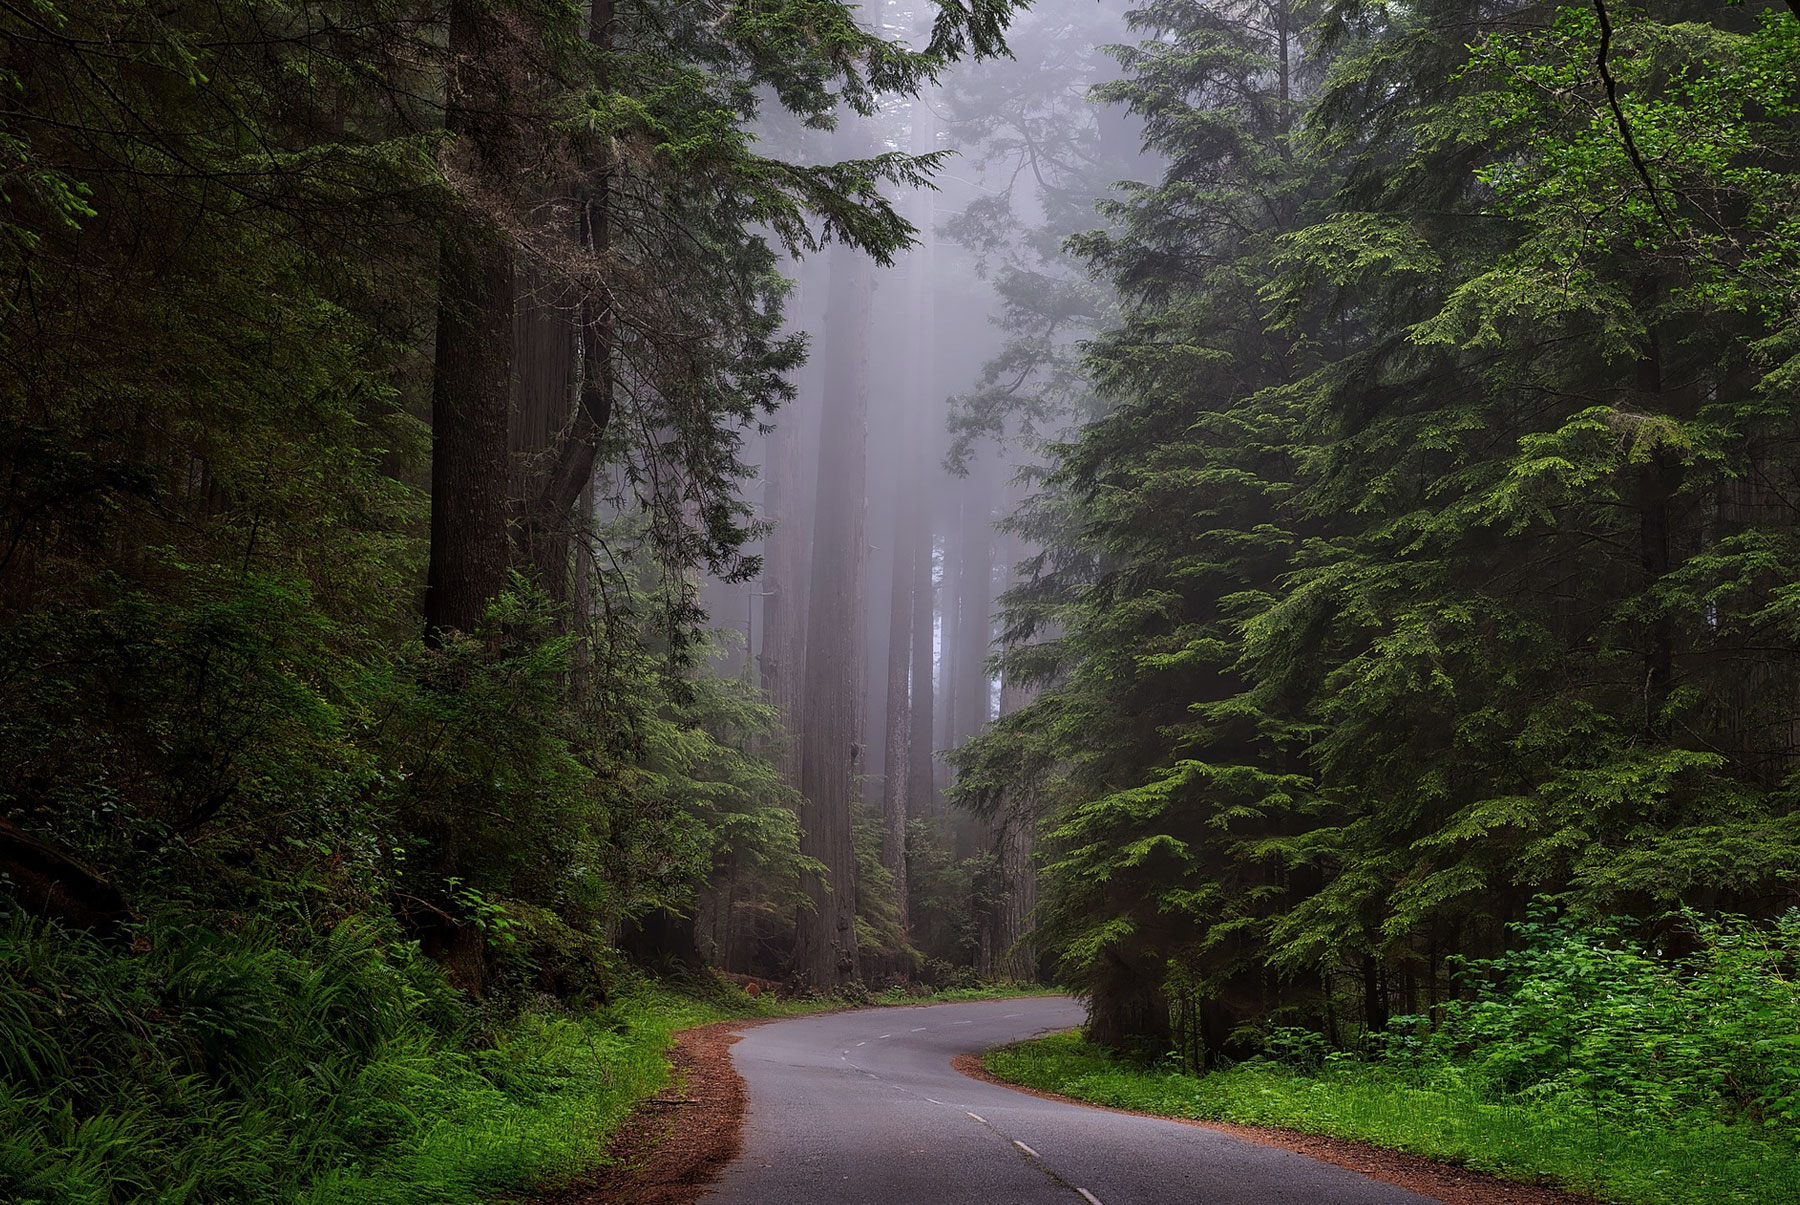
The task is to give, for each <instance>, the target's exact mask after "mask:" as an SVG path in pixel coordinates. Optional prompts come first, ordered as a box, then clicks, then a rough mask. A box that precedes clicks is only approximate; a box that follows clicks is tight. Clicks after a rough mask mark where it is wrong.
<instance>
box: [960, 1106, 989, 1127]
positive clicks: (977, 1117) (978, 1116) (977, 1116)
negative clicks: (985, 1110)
mask: <svg viewBox="0 0 1800 1205" xmlns="http://www.w3.org/2000/svg"><path fill="white" fill-rule="evenodd" d="M963 1112H965V1113H968V1112H969V1111H968V1110H967V1109H964V1110H963ZM969 1116H970V1117H973V1118H974V1119H975V1120H976V1121H979V1122H980V1123H981V1124H982V1125H986V1124H987V1118H985V1117H983V1116H982V1115H981V1114H979V1113H969Z"/></svg>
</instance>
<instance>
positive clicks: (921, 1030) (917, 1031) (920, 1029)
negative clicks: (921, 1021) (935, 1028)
mask: <svg viewBox="0 0 1800 1205" xmlns="http://www.w3.org/2000/svg"><path fill="white" fill-rule="evenodd" d="M913 1032H914V1033H924V1032H925V1027H924V1026H923V1025H921V1026H919V1027H918V1028H917V1029H915V1030H913Z"/></svg>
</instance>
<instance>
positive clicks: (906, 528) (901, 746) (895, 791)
mask: <svg viewBox="0 0 1800 1205" xmlns="http://www.w3.org/2000/svg"><path fill="white" fill-rule="evenodd" d="M917 488H918V487H917V477H916V476H915V475H912V474H904V473H903V474H902V475H901V478H900V483H899V489H898V490H897V491H896V492H897V495H898V496H897V497H896V498H895V499H894V539H893V550H892V560H893V566H894V578H893V589H892V590H891V591H890V592H889V598H890V602H891V605H890V607H889V611H888V650H887V733H886V742H885V743H886V751H885V756H884V757H883V759H882V766H883V774H882V784H881V864H882V865H883V866H885V867H887V870H888V873H889V874H891V875H892V876H893V878H894V898H895V906H896V907H897V908H898V909H899V917H900V929H901V931H902V932H905V930H906V923H907V911H908V909H907V881H906V821H907V810H908V801H909V799H910V797H911V793H912V791H911V787H912V783H911V769H912V765H911V761H912V749H911V745H912V687H911V677H912V665H913V656H912V640H913V574H912V565H911V564H910V563H909V562H910V560H911V557H910V553H911V545H912V542H913V541H912V535H913V528H915V527H917V526H918V522H919V520H918V514H919V509H920V508H919V499H918V496H917V494H916V492H915V491H916V490H917Z"/></svg>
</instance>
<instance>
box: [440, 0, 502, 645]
mask: <svg viewBox="0 0 1800 1205" xmlns="http://www.w3.org/2000/svg"><path fill="white" fill-rule="evenodd" d="M500 40H501V37H500V34H499V31H497V30H496V29H495V28H494V27H493V23H492V22H491V21H490V20H489V19H487V18H486V17H485V16H484V15H483V14H482V13H481V12H480V11H479V9H478V8H477V6H475V5H473V4H471V3H467V2H459V3H456V4H454V5H453V6H452V7H451V11H450V30H449V53H450V60H451V72H450V79H449V84H448V92H447V103H446V109H445V117H444V125H445V129H446V130H447V131H448V132H449V133H450V134H451V136H452V137H453V138H454V139H456V140H457V142H458V143H459V144H461V145H460V146H459V147H458V148H457V151H458V153H466V156H467V158H468V159H469V160H470V161H472V162H473V164H474V165H475V166H474V170H476V171H477V172H480V173H484V174H485V173H488V172H492V171H494V170H496V169H497V167H498V165H499V164H501V163H503V162H504V160H505V157H506V156H505V149H504V145H503V144H504V140H505V138H506V134H505V131H504V127H503V117H502V116H501V115H502V114H503V113H504V111H505V107H506V95H507V88H506V86H505V82H504V80H502V79H501V78H500V69H499V68H498V67H497V66H495V65H494V63H493V59H494V58H495V57H497V56H495V55H494V50H495V47H496V45H497V44H498V43H499V41H500ZM513 292H514V289H513V263H512V251H511V249H510V248H509V247H508V246H507V245H506V243H505V241H504V240H503V239H502V237H501V235H500V232H499V230H498V229H497V228H496V227H495V226H494V224H493V223H492V222H491V221H489V220H487V219H486V218H484V217H482V216H481V215H474V214H472V215H469V220H468V221H467V222H466V223H465V224H464V226H463V228H462V229H460V230H457V231H453V232H452V233H451V234H450V235H448V236H446V237H445V239H444V241H443V247H442V259H441V262H440V265H439V285H438V321H437V348H436V363H435V365H434V372H433V376H432V392H431V445H432V457H431V552H430V567H429V569H428V571H427V574H426V585H425V631H426V635H427V638H428V639H431V640H437V639H440V638H441V637H442V635H443V634H444V633H447V632H452V631H456V632H474V631H475V630H476V629H478V628H479V627H480V626H481V621H482V617H483V616H484V615H485V613H486V611H487V607H488V604H489V603H491V602H492V601H493V600H494V599H495V598H496V597H498V595H499V594H500V592H501V590H502V589H504V587H505V585H506V569H507V551H508V550H507V537H506V492H507V491H506V484H507V483H506V442H507V414H508V410H509V405H510V402H511V394H512V350H513V347H512V338H513V330H512V323H513Z"/></svg>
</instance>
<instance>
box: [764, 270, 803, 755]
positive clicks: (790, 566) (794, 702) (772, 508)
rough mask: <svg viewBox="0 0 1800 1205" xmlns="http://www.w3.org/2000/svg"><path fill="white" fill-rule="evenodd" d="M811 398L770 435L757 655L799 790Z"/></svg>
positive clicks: (785, 414)
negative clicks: (769, 527)
mask: <svg viewBox="0 0 1800 1205" xmlns="http://www.w3.org/2000/svg"><path fill="white" fill-rule="evenodd" d="M809 275H810V273H807V272H804V271H803V272H802V273H801V276H800V289H799V290H798V295H797V297H796V304H795V307H794V308H795V310H796V311H799V310H800V308H801V305H800V303H801V302H802V301H803V300H804V298H805V296H806V294H807V292H808V291H809V287H810V286H809V284H808V277H809ZM811 392H812V391H811V390H802V392H801V396H800V397H799V398H798V399H796V400H795V401H794V402H792V403H790V404H789V405H788V406H786V407H784V408H783V409H782V412H781V414H780V416H779V417H778V418H777V419H776V423H775V430H774V431H773V432H771V433H770V436H769V442H768V451H767V455H766V458H765V464H764V466H763V503H762V505H763V517H764V518H765V519H767V520H768V521H769V522H771V523H772V524H774V527H773V530H771V531H770V532H769V534H768V536H767V538H766V539H765V541H764V544H763V561H762V579H761V593H762V617H763V624H762V642H761V644H760V646H759V647H758V648H757V652H756V668H757V674H758V676H759V677H760V678H761V679H762V684H763V689H764V690H766V691H767V692H768V695H769V701H770V702H771V703H773V704H774V705H775V708H776V711H777V712H778V713H779V714H780V716H781V727H782V730H783V731H784V732H785V733H787V736H788V739H787V741H786V743H785V744H783V745H782V746H781V748H780V750H779V752H778V755H777V757H776V759H775V761H776V765H777V766H778V767H779V768H780V770H781V777H782V779H783V781H785V782H787V783H788V785H790V786H792V787H795V788H796V789H797V788H798V787H799V785H800V732H801V725H802V722H803V719H804V717H803V716H802V714H801V698H802V695H801V686H802V678H801V675H802V672H803V670H804V669H805V639H806V610H807V607H806V602H807V600H806V589H807V582H808V580H809V578H810V574H811V559H810V552H809V550H810V548H811V545H812V532H811V528H810V525H809V523H808V519H809V517H810V515H811V512H812V494H811V491H810V489H809V488H808V483H809V480H810V478H809V477H808V475H807V473H806V465H805V461H806V457H805V448H806V445H807V443H808V440H807V438H806V427H807V424H808V422H809V419H810V416H811V413H812V410H811V407H810V406H808V405H807V401H808V399H809V396H810V394H811Z"/></svg>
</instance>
